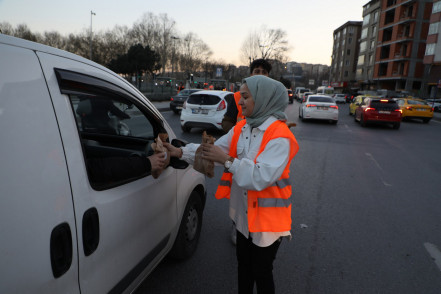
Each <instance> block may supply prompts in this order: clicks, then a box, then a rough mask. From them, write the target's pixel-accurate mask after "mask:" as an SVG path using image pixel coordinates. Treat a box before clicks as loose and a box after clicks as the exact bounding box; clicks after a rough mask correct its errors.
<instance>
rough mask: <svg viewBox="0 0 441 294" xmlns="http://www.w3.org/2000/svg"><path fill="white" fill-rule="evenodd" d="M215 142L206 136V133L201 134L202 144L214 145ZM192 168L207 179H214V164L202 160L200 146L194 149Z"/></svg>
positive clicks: (211, 137) (212, 138)
mask: <svg viewBox="0 0 441 294" xmlns="http://www.w3.org/2000/svg"><path fill="white" fill-rule="evenodd" d="M215 140H216V139H215V138H214V137H213V136H210V135H207V132H206V131H204V132H203V133H202V143H209V144H214V141H215ZM193 168H194V169H195V170H197V171H198V172H200V173H203V174H204V175H206V176H207V177H209V178H212V177H214V162H213V161H210V160H207V159H203V158H202V146H199V148H198V149H196V153H195V156H194V164H193Z"/></svg>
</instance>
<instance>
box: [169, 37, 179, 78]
mask: <svg viewBox="0 0 441 294" xmlns="http://www.w3.org/2000/svg"><path fill="white" fill-rule="evenodd" d="M171 39H172V40H173V54H172V76H173V73H174V66H175V54H176V43H175V40H178V39H179V38H178V37H175V36H171Z"/></svg>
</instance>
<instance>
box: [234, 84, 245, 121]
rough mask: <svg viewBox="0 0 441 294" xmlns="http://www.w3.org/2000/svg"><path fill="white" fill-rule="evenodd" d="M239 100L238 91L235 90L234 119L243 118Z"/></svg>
mask: <svg viewBox="0 0 441 294" xmlns="http://www.w3.org/2000/svg"><path fill="white" fill-rule="evenodd" d="M239 100H240V92H239V91H237V92H235V93H234V101H235V102H236V106H237V118H236V121H241V120H242V119H244V117H243V115H242V107H241V106H240V105H239Z"/></svg>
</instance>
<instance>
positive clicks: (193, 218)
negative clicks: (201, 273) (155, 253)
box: [170, 191, 203, 259]
mask: <svg viewBox="0 0 441 294" xmlns="http://www.w3.org/2000/svg"><path fill="white" fill-rule="evenodd" d="M202 211H203V209H202V201H201V197H200V196H199V194H198V193H197V192H196V191H193V192H192V193H191V195H190V198H189V199H188V203H187V206H186V207H185V211H184V215H183V216H182V220H181V224H180V226H179V231H178V235H177V236H176V240H175V243H174V244H173V248H172V250H171V251H170V256H171V257H173V258H176V259H185V258H188V257H190V256H191V255H192V254H193V253H194V251H195V250H196V248H197V246H198V242H199V236H200V235H201V227H202Z"/></svg>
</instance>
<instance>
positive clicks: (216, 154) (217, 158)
mask: <svg viewBox="0 0 441 294" xmlns="http://www.w3.org/2000/svg"><path fill="white" fill-rule="evenodd" d="M201 146H202V158H203V159H207V160H211V161H214V162H219V163H221V164H224V163H225V161H226V160H227V159H228V158H229V157H230V156H229V155H228V154H226V153H225V152H224V151H223V150H222V149H221V148H220V147H219V146H216V145H213V144H208V143H202V144H201Z"/></svg>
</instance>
